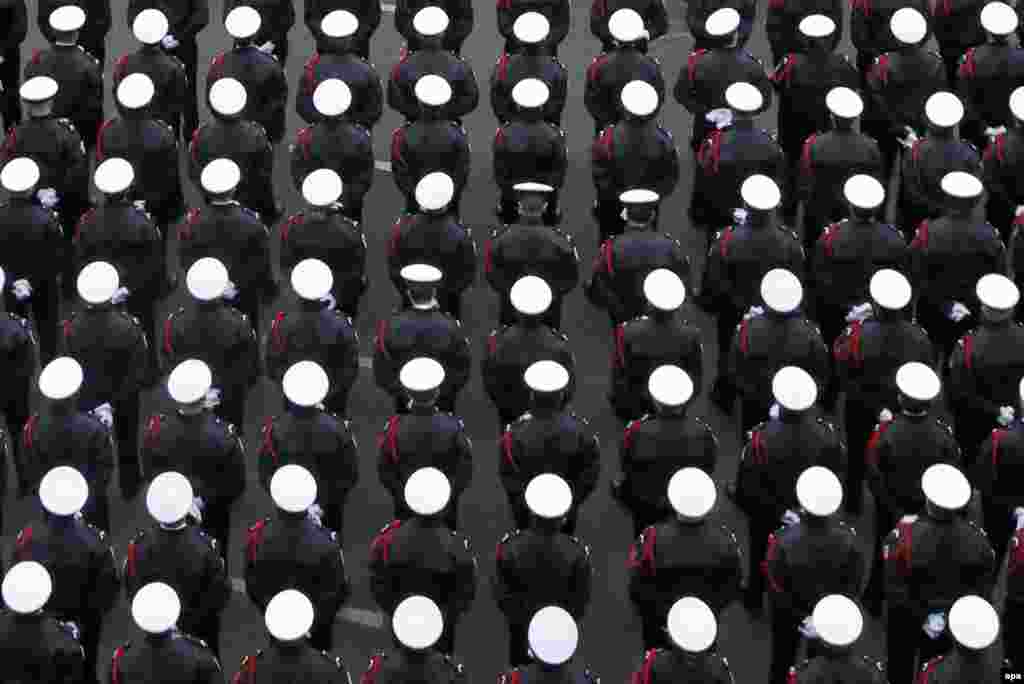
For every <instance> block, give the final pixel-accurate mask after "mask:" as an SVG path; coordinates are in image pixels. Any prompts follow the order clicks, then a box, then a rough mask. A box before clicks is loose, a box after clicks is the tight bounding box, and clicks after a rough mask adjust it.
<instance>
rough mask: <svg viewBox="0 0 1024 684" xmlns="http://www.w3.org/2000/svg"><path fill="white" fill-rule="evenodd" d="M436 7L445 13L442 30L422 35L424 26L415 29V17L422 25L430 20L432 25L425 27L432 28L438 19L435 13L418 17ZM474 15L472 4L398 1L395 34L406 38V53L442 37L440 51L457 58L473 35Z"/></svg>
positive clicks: (460, 0)
mask: <svg viewBox="0 0 1024 684" xmlns="http://www.w3.org/2000/svg"><path fill="white" fill-rule="evenodd" d="M432 7H436V8H438V9H440V10H441V11H442V12H444V14H445V16H446V17H447V21H445V22H444V24H445V28H443V29H440V30H439V31H437V32H435V31H424V30H423V26H417V25H416V17H417V16H422V18H421V19H420V21H425V20H426V18H427V17H428V16H431V21H429V22H427V24H425V25H434V26H436V24H434V22H433V19H435V18H436V17H439V16H440V15H439V14H437V13H436V12H435V11H434V10H431V11H430V12H429V13H428V14H427V15H420V12H422V11H423V10H424V9H427V8H432ZM473 20H474V11H473V3H472V1H471V0H440V1H439V2H437V1H435V0H429V1H428V0H398V2H396V3H395V30H396V31H398V35H400V36H402V38H405V44H406V47H407V49H408V50H409V51H411V52H416V51H417V50H420V49H421V48H423V47H424V46H429V45H430V44H431V41H430V40H429V38H430V37H431V36H441V43H440V45H439V47H440V48H441V49H442V50H445V51H446V52H450V53H452V54H453V55H454V56H456V57H458V56H459V53H460V52H461V51H462V44H463V43H464V42H465V41H466V38H468V37H469V34H470V33H471V32H472V31H473Z"/></svg>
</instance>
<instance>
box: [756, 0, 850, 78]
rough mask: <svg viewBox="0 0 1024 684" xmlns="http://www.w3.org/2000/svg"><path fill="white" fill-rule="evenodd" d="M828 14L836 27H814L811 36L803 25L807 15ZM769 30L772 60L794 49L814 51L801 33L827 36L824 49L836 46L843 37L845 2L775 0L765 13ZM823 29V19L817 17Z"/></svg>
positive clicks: (817, 36) (766, 28) (784, 56)
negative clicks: (828, 29) (829, 28)
mask: <svg viewBox="0 0 1024 684" xmlns="http://www.w3.org/2000/svg"><path fill="white" fill-rule="evenodd" d="M811 16H814V17H825V18H826V19H829V20H830V21H831V22H832V28H833V30H832V31H827V32H826V31H824V30H814V31H813V34H814V35H811V36H809V35H808V34H807V33H804V31H803V30H802V29H801V28H800V25H801V24H802V23H803V22H805V21H806V19H807V17H811ZM764 21H765V26H764V28H765V34H766V35H767V37H768V45H769V46H770V47H771V50H772V64H779V63H780V62H782V61H783V60H784V59H785V58H786V56H787V55H789V54H790V53H793V52H813V48H812V49H811V50H808V47H810V46H808V45H807V43H806V42H805V40H804V39H801V35H800V34H803V36H804V37H805V38H806V37H813V38H817V39H825V42H824V45H822V46H821V47H822V49H823V51H825V52H831V51H833V50H835V49H836V48H837V47H838V46H839V43H840V42H841V41H842V40H843V5H842V2H840V0H809V1H808V0H788V1H787V0H772V2H769V3H768V10H767V12H766V13H765V19H764ZM812 23H814V24H817V27H818V29H821V27H822V26H823V23H822V22H820V20H818V19H815V20H813V22H812Z"/></svg>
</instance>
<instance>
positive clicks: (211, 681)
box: [196, 649, 224, 684]
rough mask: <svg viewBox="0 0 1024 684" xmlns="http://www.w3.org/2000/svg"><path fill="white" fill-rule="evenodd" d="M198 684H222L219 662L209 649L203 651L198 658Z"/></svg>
mask: <svg viewBox="0 0 1024 684" xmlns="http://www.w3.org/2000/svg"><path fill="white" fill-rule="evenodd" d="M196 681H197V682H199V684H222V682H223V681H224V672H223V670H221V667H220V661H219V660H217V656H215V655H214V654H213V652H212V651H210V650H209V649H204V650H203V652H202V655H201V656H200V658H199V672H198V677H197V679H196Z"/></svg>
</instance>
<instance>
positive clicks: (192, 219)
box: [178, 208, 202, 240]
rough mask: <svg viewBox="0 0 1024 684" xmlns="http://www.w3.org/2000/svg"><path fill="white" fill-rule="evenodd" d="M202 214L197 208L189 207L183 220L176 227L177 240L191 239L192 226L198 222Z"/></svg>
mask: <svg viewBox="0 0 1024 684" xmlns="http://www.w3.org/2000/svg"><path fill="white" fill-rule="evenodd" d="M200 216H202V211H201V210H200V209H198V208H192V209H189V210H188V212H187V213H186V214H185V222H184V223H182V224H181V226H180V227H179V228H178V239H179V240H191V239H192V235H193V231H192V226H194V225H195V224H197V223H199V217H200Z"/></svg>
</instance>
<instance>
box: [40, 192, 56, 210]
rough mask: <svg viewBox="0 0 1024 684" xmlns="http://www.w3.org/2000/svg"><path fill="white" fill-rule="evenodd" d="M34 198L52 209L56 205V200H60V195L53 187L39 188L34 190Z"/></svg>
mask: <svg viewBox="0 0 1024 684" xmlns="http://www.w3.org/2000/svg"><path fill="white" fill-rule="evenodd" d="M36 198H37V199H38V200H39V203H40V204H42V205H43V206H44V207H46V208H47V209H53V208H54V207H55V206H57V202H59V201H60V195H58V194H57V191H56V190H54V189H53V188H40V189H39V190H36Z"/></svg>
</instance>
